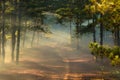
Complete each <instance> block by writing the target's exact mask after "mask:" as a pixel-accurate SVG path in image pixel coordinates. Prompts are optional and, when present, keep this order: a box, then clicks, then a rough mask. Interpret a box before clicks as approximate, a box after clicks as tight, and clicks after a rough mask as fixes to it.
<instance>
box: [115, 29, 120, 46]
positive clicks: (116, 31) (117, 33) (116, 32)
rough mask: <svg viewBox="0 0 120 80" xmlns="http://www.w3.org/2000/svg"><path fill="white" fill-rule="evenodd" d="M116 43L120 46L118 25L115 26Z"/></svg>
mask: <svg viewBox="0 0 120 80" xmlns="http://www.w3.org/2000/svg"><path fill="white" fill-rule="evenodd" d="M114 44H115V45H116V46H120V31H119V28H118V27H115V30H114Z"/></svg>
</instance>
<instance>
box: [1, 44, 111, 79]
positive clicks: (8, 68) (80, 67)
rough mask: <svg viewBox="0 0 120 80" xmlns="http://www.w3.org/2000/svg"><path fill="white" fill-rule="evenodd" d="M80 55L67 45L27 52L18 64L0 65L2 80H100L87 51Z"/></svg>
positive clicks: (22, 55)
mask: <svg viewBox="0 0 120 80" xmlns="http://www.w3.org/2000/svg"><path fill="white" fill-rule="evenodd" d="M81 52H82V53H80V52H79V51H77V50H76V49H75V48H71V47H69V46H67V45H66V46H65V45H64V46H62V47H61V46H59V45H57V46H56V45H51V46H50V45H41V46H40V47H36V48H27V49H24V50H23V51H22V54H21V56H20V62H19V64H18V65H16V64H14V63H7V64H4V65H1V66H0V67H1V69H0V80H94V78H95V79H96V80H97V78H98V79H99V80H101V79H100V78H101V73H100V72H101V70H100V66H99V64H97V63H95V61H94V60H93V56H91V55H90V54H87V53H86V51H85V50H82V49H81ZM107 71H109V69H107ZM108 80H110V79H108Z"/></svg>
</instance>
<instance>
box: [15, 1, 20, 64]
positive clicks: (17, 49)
mask: <svg viewBox="0 0 120 80" xmlns="http://www.w3.org/2000/svg"><path fill="white" fill-rule="evenodd" d="M20 3H21V2H20V0H18V1H17V6H18V27H17V32H18V35H17V46H16V63H18V62H19V53H20V34H21V12H20V11H21V9H20V5H21V4H20Z"/></svg>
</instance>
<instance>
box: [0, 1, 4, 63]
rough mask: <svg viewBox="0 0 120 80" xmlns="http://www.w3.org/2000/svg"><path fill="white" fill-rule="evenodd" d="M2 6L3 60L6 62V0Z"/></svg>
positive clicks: (2, 2)
mask: <svg viewBox="0 0 120 80" xmlns="http://www.w3.org/2000/svg"><path fill="white" fill-rule="evenodd" d="M1 5H2V40H1V42H2V49H1V50H2V60H3V62H4V60H5V0H1Z"/></svg>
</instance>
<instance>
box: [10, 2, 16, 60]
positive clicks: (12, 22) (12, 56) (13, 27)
mask: <svg viewBox="0 0 120 80" xmlns="http://www.w3.org/2000/svg"><path fill="white" fill-rule="evenodd" d="M11 3H12V4H13V5H14V7H15V11H14V12H13V14H12V13H11V25H12V32H11V33H12V35H11V36H12V40H11V41H12V51H11V58H12V61H14V58H15V54H14V52H15V45H16V27H17V24H16V23H17V22H16V20H17V19H16V18H17V14H16V13H17V0H15V1H12V0H11Z"/></svg>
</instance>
